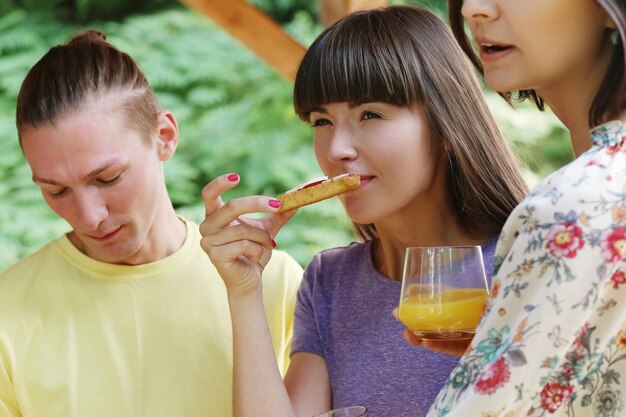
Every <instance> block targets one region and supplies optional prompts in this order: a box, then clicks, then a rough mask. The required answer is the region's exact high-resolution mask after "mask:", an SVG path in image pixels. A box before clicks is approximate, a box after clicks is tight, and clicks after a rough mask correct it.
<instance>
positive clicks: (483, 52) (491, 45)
mask: <svg viewBox="0 0 626 417" xmlns="http://www.w3.org/2000/svg"><path fill="white" fill-rule="evenodd" d="M476 44H477V45H478V47H479V52H480V59H481V60H482V61H483V62H491V61H495V60H497V59H500V58H502V57H504V56H506V55H508V54H509V53H510V52H511V51H512V50H513V46H512V45H507V44H503V43H499V42H494V41H490V40H488V39H476Z"/></svg>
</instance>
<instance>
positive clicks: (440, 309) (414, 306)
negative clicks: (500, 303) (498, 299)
mask: <svg viewBox="0 0 626 417" xmlns="http://www.w3.org/2000/svg"><path fill="white" fill-rule="evenodd" d="M488 295H489V288H488V285H487V278H486V276H485V267H484V263H483V256H482V250H481V248H480V246H438V247H412V248H407V249H406V252H405V258H404V272H403V276H402V293H401V296H400V308H399V312H398V318H399V319H400V321H401V322H402V323H404V325H405V326H406V327H407V328H408V329H409V330H411V331H412V332H413V334H414V335H415V336H417V337H418V338H419V339H424V340H468V339H472V338H473V337H474V333H475V331H476V326H477V324H478V321H479V320H480V317H481V316H482V313H483V308H484V304H485V301H486V300H487V297H488Z"/></svg>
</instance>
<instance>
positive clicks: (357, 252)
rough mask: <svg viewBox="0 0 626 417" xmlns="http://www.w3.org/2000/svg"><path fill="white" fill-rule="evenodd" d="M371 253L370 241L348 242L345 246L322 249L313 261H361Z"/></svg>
mask: <svg viewBox="0 0 626 417" xmlns="http://www.w3.org/2000/svg"><path fill="white" fill-rule="evenodd" d="M370 253H371V241H367V242H350V243H349V244H347V245H346V246H338V247H334V248H329V249H324V250H322V251H320V252H318V253H317V254H316V255H315V256H314V257H313V259H314V260H318V261H319V262H325V263H326V262H333V263H334V262H346V261H350V260H353V259H355V258H356V259H359V260H360V259H362V257H363V256H366V255H367V256H369V254H370Z"/></svg>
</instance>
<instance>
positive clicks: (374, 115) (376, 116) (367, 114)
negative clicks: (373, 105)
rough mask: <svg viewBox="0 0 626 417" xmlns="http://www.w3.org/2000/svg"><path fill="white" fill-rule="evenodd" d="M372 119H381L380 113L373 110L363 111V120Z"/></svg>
mask: <svg viewBox="0 0 626 417" xmlns="http://www.w3.org/2000/svg"><path fill="white" fill-rule="evenodd" d="M370 119H380V115H379V114H378V113H374V112H371V111H365V112H363V115H362V116H361V120H370Z"/></svg>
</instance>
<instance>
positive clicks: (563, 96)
mask: <svg viewBox="0 0 626 417" xmlns="http://www.w3.org/2000/svg"><path fill="white" fill-rule="evenodd" d="M611 53H612V50H610V49H607V50H606V51H605V52H604V53H603V54H602V56H601V57H600V58H599V59H598V61H597V62H593V63H592V64H591V65H590V66H589V67H588V68H587V69H586V70H584V69H583V70H579V71H572V73H571V74H570V76H569V77H564V78H562V79H560V80H559V81H558V82H555V83H552V84H551V85H549V86H543V87H538V88H536V89H535V91H536V92H537V94H538V95H539V97H541V98H542V99H543V100H544V101H545V102H546V103H547V104H548V105H549V107H550V108H551V109H552V111H553V112H554V114H555V115H556V117H558V118H559V120H560V121H561V122H562V123H563V124H564V125H565V127H566V128H567V129H568V130H569V132H570V137H571V142H572V148H573V150H574V154H575V156H576V157H579V156H580V155H581V154H582V153H584V152H585V151H587V150H588V149H589V148H591V145H592V140H591V137H590V136H589V130H590V129H591V128H592V127H593V126H590V123H589V110H590V109H591V104H592V103H593V99H594V98H595V96H596V94H597V92H598V89H599V88H600V84H601V83H602V80H603V79H604V76H605V74H606V71H607V69H608V67H609V61H610V58H611Z"/></svg>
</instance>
